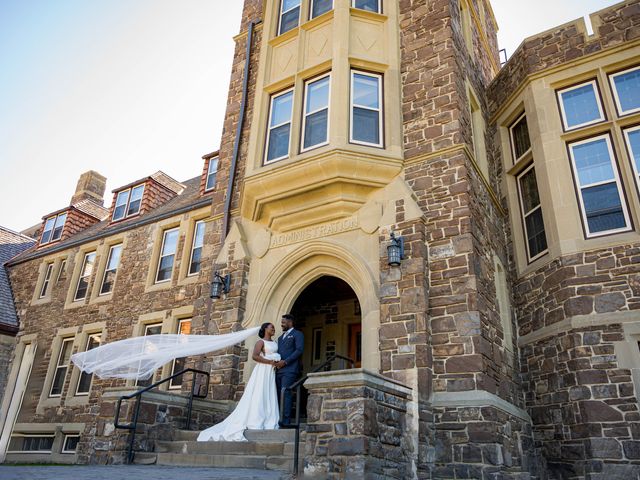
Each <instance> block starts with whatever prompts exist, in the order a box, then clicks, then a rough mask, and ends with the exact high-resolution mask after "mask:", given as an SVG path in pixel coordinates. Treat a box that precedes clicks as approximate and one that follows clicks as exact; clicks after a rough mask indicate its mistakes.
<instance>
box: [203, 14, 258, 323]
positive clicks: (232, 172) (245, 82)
mask: <svg viewBox="0 0 640 480" xmlns="http://www.w3.org/2000/svg"><path fill="white" fill-rule="evenodd" d="M260 23H262V20H253V21H252V22H251V23H250V24H249V31H248V32H247V46H246V49H245V61H244V74H243V79H242V99H241V101H240V116H239V117H238V126H237V128H236V139H235V142H234V144H233V156H232V157H231V166H230V168H229V183H228V185H227V196H226V198H225V200H224V217H223V220H222V244H224V242H225V240H226V239H227V235H228V234H229V217H230V213H231V199H232V197H233V184H234V182H235V178H236V170H237V168H238V157H239V156H240V141H241V139H242V128H243V126H244V117H245V114H246V109H247V94H248V90H249V69H250V64H251V46H252V44H253V32H254V30H255V27H256V25H259V24H260ZM216 273H217V272H216V269H215V268H214V269H212V270H211V282H210V283H209V285H213V281H214V280H215V276H216ZM208 303H209V306H208V312H207V317H209V318H210V317H211V303H212V299H209V302H208Z"/></svg>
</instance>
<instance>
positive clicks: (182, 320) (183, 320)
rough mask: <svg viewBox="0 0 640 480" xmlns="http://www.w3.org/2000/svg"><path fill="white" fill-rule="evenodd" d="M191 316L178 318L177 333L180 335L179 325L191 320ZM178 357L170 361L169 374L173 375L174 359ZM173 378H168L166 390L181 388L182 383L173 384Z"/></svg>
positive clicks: (175, 359)
mask: <svg viewBox="0 0 640 480" xmlns="http://www.w3.org/2000/svg"><path fill="white" fill-rule="evenodd" d="M192 321H193V318H192V317H186V318H181V319H179V320H178V327H177V334H178V335H180V327H181V326H182V324H183V323H185V322H190V323H191V322H192ZM191 325H193V323H191ZM189 330H191V327H189ZM180 358H186V357H180ZM180 358H174V359H173V361H172V362H171V369H170V370H169V375H174V374H175V373H176V371H175V368H176V361H177V360H179V359H180ZM174 380H175V378H172V379H171V380H169V385H168V386H167V389H168V390H179V389H181V388H182V383H180V385H174V383H173V381H174Z"/></svg>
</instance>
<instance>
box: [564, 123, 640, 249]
mask: <svg viewBox="0 0 640 480" xmlns="http://www.w3.org/2000/svg"><path fill="white" fill-rule="evenodd" d="M569 153H570V157H571V166H572V169H573V175H574V179H575V183H576V187H577V194H578V203H579V206H580V211H581V214H582V220H583V224H584V229H585V233H586V236H587V238H590V237H596V236H601V235H606V234H610V233H618V232H624V231H627V230H629V229H630V228H631V223H630V219H629V214H628V212H627V207H626V204H625V201H624V194H623V191H622V185H621V182H620V176H619V175H618V169H617V165H615V163H614V162H615V157H614V154H613V148H612V145H611V138H610V137H609V135H608V134H605V135H600V136H598V137H593V138H589V139H587V140H582V141H579V142H574V143H571V144H569Z"/></svg>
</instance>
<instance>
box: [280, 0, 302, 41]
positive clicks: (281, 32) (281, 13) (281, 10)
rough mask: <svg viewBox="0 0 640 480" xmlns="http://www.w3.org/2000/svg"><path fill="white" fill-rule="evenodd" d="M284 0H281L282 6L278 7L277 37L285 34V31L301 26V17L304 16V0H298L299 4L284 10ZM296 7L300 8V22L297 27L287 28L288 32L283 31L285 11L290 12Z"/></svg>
mask: <svg viewBox="0 0 640 480" xmlns="http://www.w3.org/2000/svg"><path fill="white" fill-rule="evenodd" d="M284 2H285V0H280V6H279V7H278V34H277V35H276V36H277V37H279V36H280V35H284V34H285V33H287V32H290V31H292V30H294V29H296V28H299V27H300V17H301V16H302V0H298V5H297V6H295V7H293V8H290V9H289V10H287V11H284V10H283V8H284ZM296 8H297V9H298V24H297V25H296V26H295V27H293V28H291V29H290V30H287V31H286V32H283V31H282V17H283V16H284V15H285V13H288V12H290V11H292V10H295V9H296Z"/></svg>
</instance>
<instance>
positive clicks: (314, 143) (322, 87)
mask: <svg viewBox="0 0 640 480" xmlns="http://www.w3.org/2000/svg"><path fill="white" fill-rule="evenodd" d="M330 90H331V75H326V76H324V77H322V78H319V79H315V80H310V81H309V82H307V83H306V84H305V95H304V116H303V118H302V151H303V152H304V151H306V150H309V149H311V148H315V147H319V146H321V145H326V144H327V143H329V92H330Z"/></svg>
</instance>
